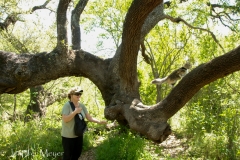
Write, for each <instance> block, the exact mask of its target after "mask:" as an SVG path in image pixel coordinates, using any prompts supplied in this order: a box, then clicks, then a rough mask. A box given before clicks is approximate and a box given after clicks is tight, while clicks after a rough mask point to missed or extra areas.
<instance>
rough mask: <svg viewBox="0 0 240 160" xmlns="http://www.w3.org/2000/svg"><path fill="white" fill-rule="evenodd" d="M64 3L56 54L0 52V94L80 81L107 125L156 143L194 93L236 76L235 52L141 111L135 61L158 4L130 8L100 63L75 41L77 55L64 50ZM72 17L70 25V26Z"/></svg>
mask: <svg viewBox="0 0 240 160" xmlns="http://www.w3.org/2000/svg"><path fill="white" fill-rule="evenodd" d="M85 2H86V1H85ZM69 3H70V0H60V2H59V6H58V10H57V35H58V38H57V44H56V48H55V49H54V50H53V51H52V52H50V53H46V52H44V53H38V54H35V55H31V54H20V55H16V54H15V53H10V52H5V51H0V70H1V72H0V94H3V93H9V94H16V93H20V92H22V91H24V90H26V89H27V88H29V87H34V86H37V85H41V84H44V83H47V82H49V81H51V80H55V79H57V78H60V77H66V76H82V77H86V78H88V79H90V80H91V81H92V82H93V83H94V84H95V85H96V86H97V87H98V89H99V90H100V91H101V94H102V97H103V99H104V101H105V105H106V108H105V117H106V118H107V119H109V120H117V121H118V122H119V123H122V124H125V125H127V126H129V128H130V129H132V130H134V131H137V132H139V133H141V134H142V135H145V136H146V137H148V138H149V139H151V140H153V141H156V142H162V141H163V140H165V139H166V138H167V136H168V135H169V134H171V128H170V126H169V125H168V123H167V120H168V119H169V118H170V117H171V116H173V115H174V114H175V113H176V112H177V111H178V110H180V109H181V108H182V107H183V106H184V105H185V104H186V102H187V101H189V100H190V99H191V98H192V96H193V95H194V94H195V93H196V92H197V91H198V90H199V89H201V88H202V87H203V86H204V85H206V84H209V83H211V82H213V81H215V80H217V79H218V78H222V77H224V76H227V75H228V74H230V73H233V72H235V71H239V70H240V47H237V48H236V49H235V50H232V51H229V52H228V53H226V54H224V55H222V56H220V57H217V58H215V59H213V60H212V61H210V62H208V63H205V64H202V65H200V66H198V67H197V68H195V69H193V70H192V71H191V72H190V73H189V74H188V75H187V76H185V77H184V78H183V79H182V80H181V81H180V83H179V84H178V85H177V86H176V87H175V88H174V89H173V90H172V91H171V93H170V94H169V95H168V96H167V97H166V98H165V99H163V100H162V101H161V102H159V103H157V104H154V105H152V106H146V105H144V104H142V103H141V99H140V94H139V91H138V87H139V83H138V80H137V78H138V77H137V55H138V50H139V46H140V43H141V42H142V40H143V38H144V37H145V35H146V34H147V33H148V32H149V31H150V30H151V29H152V28H153V27H154V25H155V24H156V23H157V22H158V21H159V20H161V19H162V18H163V15H164V14H163V5H162V4H161V3H162V0H148V1H145V0H134V1H133V2H132V4H131V6H130V8H129V11H128V13H127V15H126V19H125V22H124V26H123V27H124V28H123V34H122V44H121V45H120V46H119V47H118V48H117V50H116V54H115V56H114V57H113V58H109V59H101V58H99V57H97V56H94V55H92V54H91V53H88V52H87V51H83V50H81V49H80V46H81V45H80V37H78V38H76V39H75V40H76V41H75V42H74V46H75V47H74V49H79V50H71V49H70V48H69V44H68V41H67V29H66V17H67V16H66V13H67V12H66V11H67V8H68V5H69ZM83 4H85V5H86V4H87V3H83ZM76 7H77V6H76ZM83 8H84V6H83ZM75 9H76V10H78V9H77V8H75ZM76 10H75V11H76ZM78 11H79V10H78ZM79 13H80V12H79ZM156 13H160V14H156ZM73 14H74V16H77V15H79V16H80V15H81V14H75V13H73ZM74 16H73V17H72V18H73V19H72V20H74V21H75V20H76V19H75V18H74ZM72 24H73V26H76V28H74V30H72V31H73V33H72V36H76V34H78V33H80V27H78V26H77V25H76V22H72ZM75 29H76V30H75ZM78 41H79V42H78Z"/></svg>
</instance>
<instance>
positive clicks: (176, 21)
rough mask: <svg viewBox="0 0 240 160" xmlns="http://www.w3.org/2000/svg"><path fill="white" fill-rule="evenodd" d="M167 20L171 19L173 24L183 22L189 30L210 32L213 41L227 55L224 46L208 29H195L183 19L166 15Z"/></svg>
mask: <svg viewBox="0 0 240 160" xmlns="http://www.w3.org/2000/svg"><path fill="white" fill-rule="evenodd" d="M164 18H165V19H169V20H170V21H172V22H175V23H179V22H183V23H184V24H185V25H186V26H188V27H189V28H192V29H198V30H202V31H205V32H208V33H209V34H210V35H211V36H212V38H213V40H214V41H215V42H216V43H217V44H218V45H219V47H220V48H221V49H222V50H223V52H224V53H225V50H224V48H223V47H222V45H221V44H220V43H219V41H218V40H217V38H216V36H215V35H214V33H213V32H211V31H209V30H208V29H205V28H200V27H194V26H192V25H191V24H189V23H187V22H186V21H185V20H183V19H182V18H180V17H178V18H174V17H171V16H169V15H165V16H164Z"/></svg>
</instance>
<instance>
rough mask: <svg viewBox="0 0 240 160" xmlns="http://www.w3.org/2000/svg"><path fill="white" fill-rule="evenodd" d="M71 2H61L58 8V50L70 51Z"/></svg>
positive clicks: (65, 0) (68, 0) (63, 0)
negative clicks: (69, 17) (69, 22)
mask: <svg viewBox="0 0 240 160" xmlns="http://www.w3.org/2000/svg"><path fill="white" fill-rule="evenodd" d="M70 2H71V0H60V1H59V4H58V8H57V47H56V48H57V49H58V50H62V51H66V50H67V49H68V37H67V9H68V5H69V3H70Z"/></svg>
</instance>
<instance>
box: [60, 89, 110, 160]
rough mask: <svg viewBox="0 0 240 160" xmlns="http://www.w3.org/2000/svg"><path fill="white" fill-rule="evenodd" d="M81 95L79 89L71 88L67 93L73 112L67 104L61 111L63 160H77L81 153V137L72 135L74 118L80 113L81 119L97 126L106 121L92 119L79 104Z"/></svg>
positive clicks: (82, 105) (83, 106)
mask: <svg viewBox="0 0 240 160" xmlns="http://www.w3.org/2000/svg"><path fill="white" fill-rule="evenodd" d="M82 93H83V90H82V89H81V88H80V87H73V88H72V89H70V91H69V92H68V98H69V100H70V101H71V102H73V104H74V106H75V110H74V111H73V110H72V108H71V105H70V103H69V102H67V103H65V104H64V106H63V109H62V132H61V135H62V145H63V151H64V153H63V160H78V158H79V157H80V155H81V153H82V146H83V136H76V135H75V134H74V131H73V129H74V123H75V122H74V116H75V115H76V114H78V113H81V114H82V115H83V117H84V118H85V117H86V118H87V120H88V121H90V122H95V123H98V124H106V123H107V122H106V121H100V120H98V119H96V118H93V117H92V116H91V115H90V114H89V113H88V111H87V109H86V107H85V105H84V104H82V103H80V102H79V99H80V97H81V95H82Z"/></svg>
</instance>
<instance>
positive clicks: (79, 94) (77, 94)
mask: <svg viewBox="0 0 240 160" xmlns="http://www.w3.org/2000/svg"><path fill="white" fill-rule="evenodd" d="M73 95H75V96H81V95H82V93H74V94H73Z"/></svg>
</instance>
